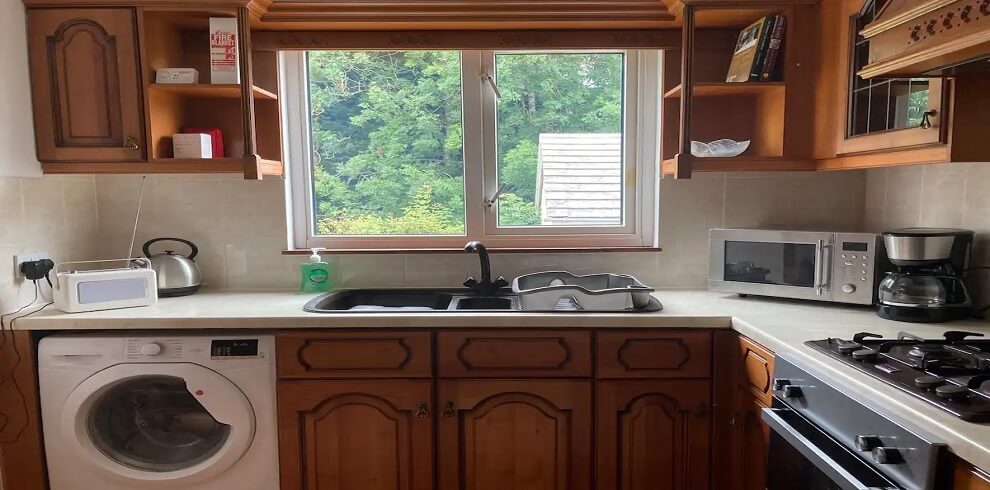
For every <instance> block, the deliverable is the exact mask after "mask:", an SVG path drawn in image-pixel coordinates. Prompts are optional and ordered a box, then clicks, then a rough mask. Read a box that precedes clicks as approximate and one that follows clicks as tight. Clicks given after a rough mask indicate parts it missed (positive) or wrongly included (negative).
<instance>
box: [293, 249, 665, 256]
mask: <svg viewBox="0 0 990 490" xmlns="http://www.w3.org/2000/svg"><path fill="white" fill-rule="evenodd" d="M488 251H489V252H492V253H500V254H542V253H557V254H565V253H568V254H569V253H613V252H626V253H641V252H662V251H663V249H662V248H660V247H578V248H574V247H570V248H489V249H488ZM312 253H313V252H312V251H311V250H310V249H293V250H283V251H282V255H310V254H312ZM320 253H321V254H324V255H392V254H452V253H464V249H463V248H366V249H326V248H321V249H320Z"/></svg>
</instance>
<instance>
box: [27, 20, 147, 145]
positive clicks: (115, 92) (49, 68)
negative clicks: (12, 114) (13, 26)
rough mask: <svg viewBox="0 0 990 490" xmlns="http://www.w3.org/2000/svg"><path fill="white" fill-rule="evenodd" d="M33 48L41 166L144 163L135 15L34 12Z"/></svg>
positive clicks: (31, 27)
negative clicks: (64, 163)
mask: <svg viewBox="0 0 990 490" xmlns="http://www.w3.org/2000/svg"><path fill="white" fill-rule="evenodd" d="M28 40H29V41H28V45H29V51H30V60H31V61H30V70H31V82H32V84H33V86H34V90H33V93H32V101H33V104H34V114H35V119H34V123H35V134H36V143H37V150H38V159H39V160H42V161H45V162H139V161H143V160H144V159H145V155H147V149H146V146H147V145H146V144H145V134H144V104H143V103H142V90H141V89H142V87H141V79H140V76H139V61H138V37H137V20H136V18H135V12H134V9H131V8H111V9H87V10H81V9H32V10H30V11H29V12H28Z"/></svg>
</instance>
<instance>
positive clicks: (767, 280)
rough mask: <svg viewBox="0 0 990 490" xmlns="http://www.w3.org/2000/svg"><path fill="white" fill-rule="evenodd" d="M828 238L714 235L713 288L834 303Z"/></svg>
mask: <svg viewBox="0 0 990 490" xmlns="http://www.w3.org/2000/svg"><path fill="white" fill-rule="evenodd" d="M833 243H834V239H833V235H832V234H830V233H808V232H767V231H747V230H713V231H712V239H711V257H710V260H711V271H710V274H709V288H710V289H712V290H714V291H724V292H734V293H740V294H754V295H763V296H778V297H785V298H796V299H815V300H822V301H830V300H831V299H832V291H831V287H830V280H831V276H832V264H831V260H830V257H831V247H832V244H833Z"/></svg>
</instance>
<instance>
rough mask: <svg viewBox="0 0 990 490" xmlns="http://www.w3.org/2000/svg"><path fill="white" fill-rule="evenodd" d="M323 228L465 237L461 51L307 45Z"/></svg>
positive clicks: (316, 194) (316, 213)
mask: <svg viewBox="0 0 990 490" xmlns="http://www.w3.org/2000/svg"><path fill="white" fill-rule="evenodd" d="M307 60H308V71H309V90H310V92H309V104H310V116H311V119H310V125H311V130H312V138H311V140H312V148H311V152H312V168H311V169H310V170H311V172H312V182H313V207H314V209H313V221H314V223H313V225H314V229H315V234H316V235H463V234H464V233H465V230H464V151H463V147H464V144H463V135H462V127H463V126H462V122H461V106H462V104H461V57H460V53H459V52H457V51H408V52H403V51H313V52H310V53H308V57H307Z"/></svg>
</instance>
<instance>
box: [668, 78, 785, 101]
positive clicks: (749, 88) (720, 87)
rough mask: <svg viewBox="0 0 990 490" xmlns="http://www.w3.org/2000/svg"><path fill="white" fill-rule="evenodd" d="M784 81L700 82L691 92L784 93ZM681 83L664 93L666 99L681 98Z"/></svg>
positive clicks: (696, 94) (712, 94)
mask: <svg viewBox="0 0 990 490" xmlns="http://www.w3.org/2000/svg"><path fill="white" fill-rule="evenodd" d="M784 87H785V85H784V82H737V83H733V82H698V83H695V84H694V90H692V91H691V94H692V95H693V96H694V97H725V96H731V95H775V94H776V93H778V92H779V93H780V94H781V95H782V94H783V93H784ZM681 92H682V90H681V85H677V86H675V87H674V88H672V89H670V90H668V91H667V93H665V94H663V97H664V98H665V99H679V98H680V97H681Z"/></svg>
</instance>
